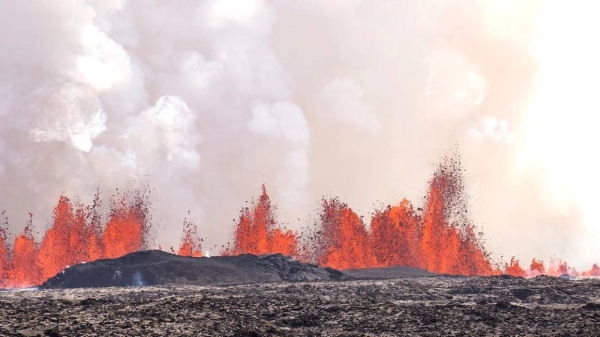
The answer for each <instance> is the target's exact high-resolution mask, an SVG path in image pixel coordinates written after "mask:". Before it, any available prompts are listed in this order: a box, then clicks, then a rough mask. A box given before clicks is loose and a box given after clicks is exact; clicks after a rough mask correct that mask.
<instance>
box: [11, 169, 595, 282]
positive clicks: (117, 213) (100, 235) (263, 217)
mask: <svg viewBox="0 0 600 337" xmlns="http://www.w3.org/2000/svg"><path fill="white" fill-rule="evenodd" d="M100 204H101V201H100V196H99V193H96V195H95V198H94V200H93V202H92V204H91V205H88V206H84V205H82V204H81V203H79V202H74V201H72V200H71V199H69V198H67V197H66V196H60V198H59V200H58V203H57V205H56V207H55V208H54V211H53V218H52V222H51V223H50V226H49V227H48V229H47V230H46V231H45V233H44V236H43V238H42V239H41V241H40V242H36V241H35V240H34V236H33V226H32V222H31V216H30V220H29V222H28V224H27V225H26V226H25V229H24V230H23V232H22V233H20V234H19V235H17V236H16V237H15V238H14V242H13V243H12V245H10V244H9V243H8V236H7V233H6V230H4V229H1V228H0V288H16V287H28V286H32V285H37V284H41V283H43V282H44V281H45V280H46V279H48V278H50V277H52V276H54V275H56V274H57V273H59V272H61V271H62V270H63V269H65V268H66V267H68V266H70V265H73V264H76V263H80V262H84V261H92V260H96V259H101V258H116V257H119V256H122V255H125V254H128V253H131V252H135V251H138V250H141V249H149V248H152V247H150V246H151V244H150V240H149V237H150V235H151V231H150V227H151V226H150V219H149V209H150V208H149V207H150V205H149V201H148V198H147V196H146V195H145V194H144V193H142V192H140V191H134V192H132V193H125V194H123V195H120V196H117V197H114V198H113V199H112V201H111V203H110V212H109V214H108V216H107V217H106V220H104V221H103V220H102V219H103V217H102V215H101V214H100V208H101V207H100V206H101V205H100ZM7 222H8V221H7V220H5V223H7ZM201 242H202V238H201V237H200V235H199V234H198V232H197V228H196V225H195V224H194V223H192V222H191V221H189V220H185V221H184V224H183V233H182V238H181V243H180V247H179V249H178V250H177V253H178V254H179V255H184V256H193V257H200V256H202V245H201ZM172 251H173V252H175V250H173V249H172ZM244 253H249V254H255V255H260V254H271V253H282V254H285V255H289V256H292V257H294V258H296V259H298V260H301V261H303V262H312V263H317V264H319V265H321V266H327V267H332V268H336V269H342V270H343V269H351V268H368V267H389V266H410V267H418V268H424V269H427V270H429V271H432V272H436V273H444V274H454V275H497V274H509V275H513V276H537V275H544V274H546V275H554V276H560V275H563V274H568V275H571V276H600V267H599V266H598V264H595V265H594V266H593V267H592V268H591V269H590V270H589V271H584V272H581V273H579V272H577V271H576V270H575V269H574V268H572V267H569V266H568V264H567V263H566V262H564V261H561V260H553V261H550V265H549V266H545V265H544V263H543V261H541V260H537V259H533V260H532V262H531V264H530V266H529V267H528V268H523V267H521V264H520V261H519V260H517V259H515V258H514V257H513V258H511V259H510V261H509V262H507V263H504V264H502V263H499V262H495V263H494V262H493V261H492V260H491V258H490V254H489V253H488V252H487V251H486V249H485V245H484V241H483V234H482V233H478V231H477V228H476V227H475V226H474V225H473V224H472V223H471V222H470V220H469V217H468V216H467V196H466V193H465V184H464V178H463V175H462V168H461V165H460V161H459V160H457V159H455V158H445V159H444V160H442V162H441V163H440V164H439V165H438V166H437V169H436V171H435V173H434V174H433V177H432V179H431V180H430V181H429V183H428V189H427V194H426V196H425V198H424V202H423V207H422V208H421V207H418V208H416V209H415V207H414V206H413V204H412V203H411V202H410V201H409V200H406V199H404V200H402V201H401V202H399V203H398V204H397V205H393V206H392V205H389V206H387V207H385V208H383V209H379V210H375V211H374V212H373V216H372V218H371V219H370V223H369V226H367V225H366V223H365V222H364V221H363V218H362V217H360V216H358V214H356V212H354V211H353V210H352V208H351V207H350V206H348V205H347V204H345V203H343V202H342V201H340V200H339V198H330V199H326V198H324V199H323V200H322V201H321V210H320V214H319V217H318V220H317V222H316V223H315V224H314V226H309V227H307V228H305V229H304V230H303V231H300V232H294V231H291V230H286V229H284V228H283V227H282V226H281V224H279V223H278V221H277V208H276V207H275V206H274V205H273V204H272V202H271V199H270V197H269V195H268V193H267V189H266V187H265V186H264V185H263V186H262V191H261V194H260V196H259V197H258V198H257V199H253V200H252V201H251V202H250V205H249V206H248V207H245V208H243V209H242V210H241V211H240V215H239V218H238V220H237V222H236V223H235V226H234V233H233V243H232V245H230V246H229V247H226V248H225V249H224V250H223V251H222V252H221V254H222V255H238V254H244Z"/></svg>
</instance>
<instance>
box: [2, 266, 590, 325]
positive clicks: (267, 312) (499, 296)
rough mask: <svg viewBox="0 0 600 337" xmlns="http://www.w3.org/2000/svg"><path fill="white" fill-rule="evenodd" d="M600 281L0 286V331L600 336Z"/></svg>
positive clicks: (436, 278) (437, 278)
mask: <svg viewBox="0 0 600 337" xmlns="http://www.w3.org/2000/svg"><path fill="white" fill-rule="evenodd" d="M599 303H600V281H599V280H589V279H588V280H567V279H561V278H554V277H537V278H532V279H522V278H513V277H445V276H430V277H412V278H402V279H392V280H351V281H327V282H277V283H260V284H251V285H236V286H210V287H204V286H198V285H177V286H148V287H108V288H78V289H46V290H24V291H3V292H0V335H2V336H600V304H599Z"/></svg>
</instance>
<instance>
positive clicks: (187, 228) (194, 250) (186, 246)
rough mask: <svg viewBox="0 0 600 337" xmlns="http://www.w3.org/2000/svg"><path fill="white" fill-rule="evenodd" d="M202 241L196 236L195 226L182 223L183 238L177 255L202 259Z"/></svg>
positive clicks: (191, 223)
mask: <svg viewBox="0 0 600 337" xmlns="http://www.w3.org/2000/svg"><path fill="white" fill-rule="evenodd" d="M201 241H202V239H201V238H200V237H199V236H198V230H197V229H196V225H195V224H194V223H193V222H191V221H189V220H184V221H183V237H182V238H181V245H180V246H179V250H178V251H177V255H181V256H193V257H202V243H201Z"/></svg>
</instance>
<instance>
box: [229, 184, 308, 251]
mask: <svg viewBox="0 0 600 337" xmlns="http://www.w3.org/2000/svg"><path fill="white" fill-rule="evenodd" d="M271 253H282V254H285V255H289V256H293V257H298V256H299V255H298V241H297V237H296V234H294V233H293V232H292V231H289V230H286V231H284V230H282V229H281V228H280V227H279V225H278V224H277V220H276V218H275V207H273V206H272V205H271V199H270V198H269V195H268V194H267V189H266V188H265V185H262V193H261V195H260V196H259V198H258V201H255V200H252V202H251V205H250V207H246V208H243V209H242V210H241V212H240V217H239V220H238V222H237V223H236V225H235V234H234V239H233V247H230V248H228V249H226V250H225V251H224V252H223V254H224V255H239V254H254V255H261V254H271Z"/></svg>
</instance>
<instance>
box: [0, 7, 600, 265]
mask: <svg viewBox="0 0 600 337" xmlns="http://www.w3.org/2000/svg"><path fill="white" fill-rule="evenodd" d="M590 3H591V2H584V1H575V2H573V3H572V4H571V3H569V4H566V2H565V4H562V5H561V4H560V3H558V2H552V1H547V2H542V1H517V0H465V1H458V0H440V1H428V0H418V1H409V0H405V1H397V0H380V1H361V0H353V1H337V0H335V1H334V0H329V1H322V0H319V1H317V0H306V1H281V0H273V1H268V2H267V1H262V0H245V1H235V0H205V1H150V0H139V1H127V0H110V1H107V0H88V1H76V0H65V1H43V2H36V3H35V4H34V3H31V2H27V1H16V0H7V1H2V2H0V44H1V45H2V48H1V49H0V118H1V119H2V123H0V184H1V186H2V193H0V208H1V209H5V210H7V211H8V214H9V217H10V221H11V226H13V227H12V228H11V229H12V231H13V233H14V232H18V231H19V230H20V229H21V227H22V226H23V224H24V223H25V218H26V216H27V213H28V212H33V213H34V223H35V224H36V225H37V226H38V227H41V226H42V225H43V224H44V223H45V221H46V220H47V219H49V218H50V216H51V209H52V207H53V206H54V204H55V203H56V201H57V199H58V196H59V195H60V193H62V192H65V193H67V195H78V196H79V197H81V198H82V199H83V201H84V202H85V201H89V200H90V199H91V197H92V196H93V193H94V191H95V189H96V188H97V187H100V188H101V191H103V192H105V193H104V195H105V196H107V195H109V194H110V193H111V191H112V190H113V189H114V188H120V189H122V188H128V187H130V186H131V184H132V182H133V181H134V180H135V179H136V178H139V176H140V175H143V174H146V173H148V174H149V176H150V179H151V185H152V187H153V188H155V190H156V194H155V198H156V203H155V205H154V209H153V212H155V214H154V219H155V221H158V223H159V224H160V227H159V228H158V233H157V236H158V241H159V242H158V243H161V244H162V245H163V247H168V246H170V245H176V244H177V243H178V240H179V236H180V233H181V232H180V230H181V224H182V223H183V219H184V217H186V216H188V211H189V212H190V214H191V217H192V219H193V220H195V222H196V223H197V224H198V231H199V233H201V234H202V235H203V236H205V237H206V238H207V239H208V242H210V243H211V244H222V243H224V242H226V240H227V239H228V238H229V236H230V234H231V230H232V226H231V225H232V224H231V219H232V218H234V217H236V216H237V214H238V211H239V208H240V207H241V206H243V205H244V201H246V200H248V199H249V198H251V197H252V196H253V195H256V194H257V193H259V188H260V184H261V183H263V182H264V183H266V185H267V187H268V189H269V191H270V193H271V196H272V197H273V199H274V201H275V202H276V203H277V204H278V205H279V206H280V218H281V219H282V220H283V221H284V222H289V226H290V227H292V228H297V227H299V226H300V225H303V224H304V223H305V222H306V221H308V216H309V215H310V214H311V211H312V210H313V209H314V208H315V205H316V203H317V202H318V200H319V198H320V197H321V196H322V195H330V196H333V195H337V196H339V197H340V198H341V199H342V200H344V201H346V202H348V203H349V204H350V205H351V206H352V207H354V208H355V209H357V210H358V211H360V212H361V213H362V214H364V215H367V212H369V211H370V210H372V209H373V206H372V204H373V203H374V202H378V201H379V202H381V203H385V204H387V203H397V202H399V201H400V200H401V199H402V198H403V197H408V198H409V199H411V200H413V201H414V202H415V203H417V204H418V203H419V202H420V198H421V197H422V196H423V194H424V192H425V188H426V181H427V179H428V178H429V177H430V175H431V173H432V166H431V164H432V163H434V162H435V161H436V160H437V159H438V158H439V157H440V156H441V155H443V154H444V153H445V152H446V150H447V148H448V147H449V146H451V144H454V143H455V142H458V143H459V144H460V149H461V153H462V154H463V159H464V162H465V165H466V169H467V171H466V175H467V182H468V186H469V192H470V194H471V195H472V196H473V198H472V210H473V212H472V215H473V218H474V220H475V221H476V223H477V224H480V225H482V226H483V229H484V231H485V233H486V236H487V239H488V244H489V247H490V248H491V249H492V250H493V251H495V252H498V253H501V254H504V255H512V254H516V255H517V257H520V258H522V259H526V260H527V259H531V258H532V257H533V256H538V257H541V258H547V257H549V256H550V255H554V254H556V255H558V256H561V257H564V258H566V259H568V260H570V261H573V262H574V263H575V264H576V266H578V267H580V268H584V267H586V268H587V267H589V264H591V263H592V262H594V261H595V260H596V259H598V258H600V251H598V248H595V247H597V245H593V242H598V240H600V233H599V232H598V231H597V230H595V229H594V228H596V227H594V226H597V221H599V220H600V216H597V212H595V211H593V208H594V207H595V204H593V202H592V201H591V198H593V197H594V194H593V192H594V191H598V190H600V185H599V184H598V183H597V182H598V179H597V178H595V177H596V176H597V175H596V174H595V171H597V170H595V169H594V168H596V167H597V165H596V163H597V162H596V161H593V160H592V159H590V158H593V157H590V156H587V157H586V156H584V155H582V153H584V154H585V151H578V152H576V153H577V155H575V154H573V152H570V151H569V148H577V149H589V146H590V142H593V141H595V138H594V137H593V136H590V137H585V136H581V135H579V136H577V133H578V130H581V132H582V134H583V135H593V134H597V132H594V131H593V126H594V125H595V124H594V121H595V120H594V118H597V117H590V116H596V115H597V112H598V109H597V107H598V104H597V102H596V101H595V100H593V99H592V96H593V94H592V92H593V90H592V89H591V88H597V83H598V81H597V80H596V81H595V82H592V81H591V80H590V78H591V77H590V76H591V75H589V74H588V75H586V73H585V72H586V69H591V70H593V71H595V70H597V69H598V68H597V57H595V56H597V55H598V54H597V51H598V49H597V48H596V47H597V42H594V41H596V40H597V39H593V36H590V35H589V34H592V33H591V32H594V31H597V30H594V29H592V28H594V27H591V26H590V27H588V26H589V25H588V24H587V23H589V24H590V25H592V24H591V22H592V21H594V19H593V18H589V17H586V16H585V15H583V14H585V13H596V12H597V11H594V9H593V8H587V7H586V6H591V5H590ZM553 6H554V7H553ZM557 6H558V9H557ZM544 13H546V14H544ZM580 14H581V15H583V16H581V17H580ZM544 17H550V18H551V19H549V20H544V19H543V18H544ZM562 18H565V19H569V20H566V21H564V22H567V24H566V26H565V27H564V29H563V28H559V29H556V28H554V27H553V26H552V25H553V22H563V21H561V20H562ZM578 19H579V20H578ZM548 22H549V23H548ZM594 22H595V21H594ZM548 25H550V26H552V27H548ZM557 27H558V26H557ZM561 27H562V26H561ZM595 28H597V27H595ZM553 29H554V30H553ZM592 35H593V34H592ZM553 36H557V37H559V39H558V40H556V41H555V40H553ZM548 41H550V43H548ZM563 45H564V47H565V48H566V49H568V50H573V51H574V53H572V54H569V53H564V54H560V55H558V54H557V53H559V52H561V50H563V49H561V48H563ZM594 51H596V53H594ZM556 55H558V56H557V57H554V56H556ZM586 55H587V56H586ZM571 66H573V67H575V68H574V69H575V70H577V71H576V72H575V73H571V72H569V71H568V69H569V67H571ZM561 71H562V72H561ZM593 73H594V74H595V72H593ZM565 78H566V79H567V80H568V82H560V79H565ZM540 83H542V84H540ZM552 83H554V84H552ZM556 83H560V84H556ZM562 93H564V96H561V94H562ZM557 97H561V98H560V99H559V98H557ZM582 97H585V98H583V99H582ZM577 102H579V103H577ZM573 109H575V110H576V111H577V112H576V113H574V111H572V110H573ZM547 111H549V112H547ZM569 118H574V119H576V120H577V121H576V122H572V123H565V122H564V121H565V120H569ZM544 123H546V124H544ZM580 125H583V126H585V127H584V128H583V129H581V128H579V126H580ZM559 139H568V140H569V141H567V142H562V141H559ZM561 144H563V145H566V144H568V146H567V147H565V148H563V147H561ZM552 149H557V150H558V152H557V153H556V154H554V153H553V152H552ZM540 151H541V152H540ZM580 154H581V155H580ZM560 156H562V157H563V158H565V160H568V161H569V162H570V163H571V164H570V165H563V166H557V165H558V164H557V163H560V162H562V161H561V160H560V159H559V157H560ZM580 164H581V165H584V167H585V168H586V169H583V170H582V169H580V167H581V165H580ZM556 167H560V169H556ZM587 182H589V183H590V184H587ZM548 186H551V187H552V188H551V190H550V191H549V190H548ZM561 186H562V187H561ZM564 186H567V187H566V188H564ZM561 188H563V189H562V190H561ZM561 191H565V193H562V192H561ZM549 195H550V196H551V197H549ZM556 195H560V196H561V197H560V198H558V197H556ZM557 206H561V207H557ZM313 215H314V214H313ZM299 217H300V218H301V220H300V221H298V220H296V219H297V218H299ZM165 229H168V230H165Z"/></svg>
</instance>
